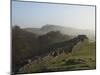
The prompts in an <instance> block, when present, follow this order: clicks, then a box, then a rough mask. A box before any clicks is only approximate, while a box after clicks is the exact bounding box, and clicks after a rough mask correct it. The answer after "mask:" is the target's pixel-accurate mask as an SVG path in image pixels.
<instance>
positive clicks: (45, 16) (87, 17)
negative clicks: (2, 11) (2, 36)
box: [12, 1, 95, 30]
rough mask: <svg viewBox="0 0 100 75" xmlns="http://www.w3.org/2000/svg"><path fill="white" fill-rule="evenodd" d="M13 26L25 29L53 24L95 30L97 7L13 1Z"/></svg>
mask: <svg viewBox="0 0 100 75" xmlns="http://www.w3.org/2000/svg"><path fill="white" fill-rule="evenodd" d="M12 24H13V25H19V26H20V27H24V28H26V27H28V28H29V27H33V28H39V27H42V26H44V25H46V24H53V25H60V26H65V27H73V28H78V29H91V30H95V7H94V6H79V5H67V4H66V5H62V4H47V3H34V2H16V1H13V2H12Z"/></svg>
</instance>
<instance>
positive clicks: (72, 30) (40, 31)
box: [25, 24, 95, 41]
mask: <svg viewBox="0 0 100 75" xmlns="http://www.w3.org/2000/svg"><path fill="white" fill-rule="evenodd" d="M25 30H26V31H29V32H33V33H35V34H38V35H43V34H46V33H48V32H50V31H60V32H61V33H63V34H67V35H70V36H74V37H75V36H77V35H80V34H84V35H87V36H88V38H89V39H90V40H91V41H95V32H94V31H92V30H87V29H86V30H81V29H75V28H71V27H62V26H58V25H50V24H47V25H44V26H43V27H41V28H25Z"/></svg>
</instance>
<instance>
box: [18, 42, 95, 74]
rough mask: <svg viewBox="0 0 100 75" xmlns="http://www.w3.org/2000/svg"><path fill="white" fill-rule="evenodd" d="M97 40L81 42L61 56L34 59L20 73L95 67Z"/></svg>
mask: <svg viewBox="0 0 100 75" xmlns="http://www.w3.org/2000/svg"><path fill="white" fill-rule="evenodd" d="M95 52H96V51H95V42H88V41H84V42H83V43H79V44H78V45H76V46H75V47H74V49H73V52H72V53H70V54H65V53H62V54H61V55H59V56H56V57H52V56H45V57H44V58H43V59H42V60H41V61H39V60H37V62H35V61H33V62H32V63H31V64H27V65H25V66H24V68H21V69H20V71H19V72H20V73H30V72H48V71H65V70H66V71H71V70H85V69H95V68H96V59H95Z"/></svg>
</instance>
